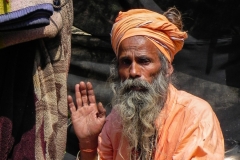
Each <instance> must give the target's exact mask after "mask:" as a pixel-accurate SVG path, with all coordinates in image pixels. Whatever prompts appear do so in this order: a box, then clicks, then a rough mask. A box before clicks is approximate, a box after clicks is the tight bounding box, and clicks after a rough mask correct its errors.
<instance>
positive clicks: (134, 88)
mask: <svg viewBox="0 0 240 160" xmlns="http://www.w3.org/2000/svg"><path fill="white" fill-rule="evenodd" d="M146 90H147V89H146V88H144V87H140V86H131V87H130V88H129V91H138V92H144V91H146Z"/></svg>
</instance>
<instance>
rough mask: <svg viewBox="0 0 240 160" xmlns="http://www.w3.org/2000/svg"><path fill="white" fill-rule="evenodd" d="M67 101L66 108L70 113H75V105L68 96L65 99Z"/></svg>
mask: <svg viewBox="0 0 240 160" xmlns="http://www.w3.org/2000/svg"><path fill="white" fill-rule="evenodd" d="M67 101H68V107H69V109H70V111H71V113H73V112H75V111H76V107H75V105H74V103H73V99H72V96H70V95H69V96H68V97H67Z"/></svg>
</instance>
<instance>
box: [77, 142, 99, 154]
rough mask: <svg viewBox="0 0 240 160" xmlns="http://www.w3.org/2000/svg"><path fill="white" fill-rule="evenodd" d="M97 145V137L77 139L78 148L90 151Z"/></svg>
mask: <svg viewBox="0 0 240 160" xmlns="http://www.w3.org/2000/svg"><path fill="white" fill-rule="evenodd" d="M97 147H98V139H94V140H80V141H79V148H80V150H81V151H82V150H86V152H87V151H90V150H97Z"/></svg>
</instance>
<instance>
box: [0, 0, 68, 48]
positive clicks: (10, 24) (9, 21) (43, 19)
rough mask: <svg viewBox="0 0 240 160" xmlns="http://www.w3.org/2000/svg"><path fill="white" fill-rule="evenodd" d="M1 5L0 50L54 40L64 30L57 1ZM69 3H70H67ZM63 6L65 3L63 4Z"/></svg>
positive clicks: (18, 1) (30, 0)
mask: <svg viewBox="0 0 240 160" xmlns="http://www.w3.org/2000/svg"><path fill="white" fill-rule="evenodd" d="M2 2H3V3H0V49H1V48H6V47H8V46H12V45H15V44H19V43H23V42H28V41H31V40H35V39H39V38H46V37H48V38H53V37H55V36H56V35H57V33H58V32H59V31H60V30H61V29H62V16H61V14H60V10H61V8H58V9H57V10H54V8H53V5H56V3H58V4H57V5H59V3H60V1H58V0H55V1H54V4H53V0H11V1H9V2H7V1H6V0H4V1H2ZM67 2H68V1H67ZM61 4H63V3H61Z"/></svg>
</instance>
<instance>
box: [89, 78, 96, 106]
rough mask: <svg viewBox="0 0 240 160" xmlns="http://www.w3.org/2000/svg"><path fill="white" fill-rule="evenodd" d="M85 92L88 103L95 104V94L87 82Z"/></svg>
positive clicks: (90, 84)
mask: <svg viewBox="0 0 240 160" xmlns="http://www.w3.org/2000/svg"><path fill="white" fill-rule="evenodd" d="M87 92H88V100H89V103H90V104H91V103H92V104H95V103H96V98H95V94H94V91H93V86H92V83H90V82H87Z"/></svg>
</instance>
